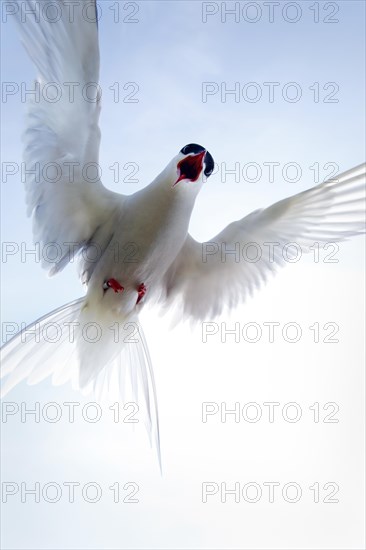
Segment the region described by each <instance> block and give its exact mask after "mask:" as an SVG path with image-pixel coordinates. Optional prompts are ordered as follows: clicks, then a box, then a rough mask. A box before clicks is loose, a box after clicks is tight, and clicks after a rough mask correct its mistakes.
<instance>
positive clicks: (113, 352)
mask: <svg viewBox="0 0 366 550" xmlns="http://www.w3.org/2000/svg"><path fill="white" fill-rule="evenodd" d="M85 309H86V308H85V298H80V299H79V300H75V301H74V302H71V303H69V304H66V305H64V306H62V307H60V308H58V309H56V310H54V311H52V312H51V313H49V314H48V315H44V316H42V317H41V318H40V319H38V320H37V321H35V322H34V323H32V324H31V325H29V326H27V327H26V328H24V329H23V330H22V331H20V332H19V333H18V334H16V335H15V336H13V338H11V339H10V340H9V341H8V342H7V343H6V344H5V345H4V346H3V347H2V348H1V370H0V378H2V379H4V381H3V382H2V387H1V396H2V397H3V396H5V395H6V394H7V393H8V392H9V391H10V390H12V389H13V388H14V387H15V386H16V385H17V384H19V383H20V382H23V381H27V383H28V384H29V385H33V384H37V383H39V382H41V381H43V380H44V379H46V378H48V377H49V376H52V383H53V384H54V385H61V384H65V383H66V382H69V381H71V384H72V387H73V388H74V389H79V390H81V391H82V393H83V394H86V395H87V394H89V393H93V394H94V396H95V398H96V399H98V400H102V401H103V400H107V401H112V400H114V401H123V402H124V401H125V400H126V399H127V395H128V396H129V397H130V400H132V401H134V402H136V403H137V404H138V406H139V413H140V417H141V418H142V420H143V422H144V424H145V427H146V430H147V433H148V435H149V438H150V444H151V445H154V446H155V447H156V450H157V455H158V460H159V465H160V469H161V454H160V437H159V419H158V408H157V398H156V387H155V381H154V374H153V367H152V363H151V359H150V354H149V350H148V347H147V343H146V339H145V336H144V333H143V330H142V327H141V324H140V322H139V320H138V318H137V316H134V317H131V318H129V319H127V320H126V321H125V322H124V323H121V322H120V323H118V330H117V331H116V330H114V331H112V330H110V328H111V327H110V326H108V323H112V321H113V319H112V318H111V317H110V316H108V317H107V318H106V317H105V318H104V320H103V324H102V326H100V327H99V328H100V330H101V333H102V337H100V338H99V339H97V340H96V341H95V342H92V341H89V340H88V341H85V339H83V338H82V334H83V331H82V328H83V327H84V326H85V325H83V322H84V323H85V321H86V317H85ZM87 315H88V316H89V317H90V315H91V312H90V311H89V312H88V314H87ZM114 325H117V323H116V322H115V321H114ZM73 327H74V328H73ZM131 327H132V328H133V334H132V335H131ZM50 329H53V330H54V331H56V334H57V335H58V337H57V338H55V336H50V334H51V332H50ZM74 329H75V330H74ZM32 331H33V332H32ZM53 339H54V341H53ZM83 355H84V356H83Z"/></svg>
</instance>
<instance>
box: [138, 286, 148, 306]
mask: <svg viewBox="0 0 366 550" xmlns="http://www.w3.org/2000/svg"><path fill="white" fill-rule="evenodd" d="M146 290H147V288H146V286H145V285H144V283H141V284H140V285H139V287H138V289H137V294H138V296H137V302H136V305H137V304H138V303H139V302H141V300H142V298H143V297H144V296H145V294H146Z"/></svg>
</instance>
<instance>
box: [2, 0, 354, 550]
mask: <svg viewBox="0 0 366 550" xmlns="http://www.w3.org/2000/svg"><path fill="white" fill-rule="evenodd" d="M5 4H6V2H3V3H2V10H3V12H2V38H1V44H2V71H1V77H2V82H3V91H4V83H5V84H9V83H10V85H12V84H13V85H15V89H19V92H16V93H14V94H13V95H6V94H5V95H4V94H3V97H2V105H1V108H2V128H1V130H2V168H3V174H2V193H1V195H2V204H1V207H2V211H1V214H2V226H1V228H2V243H5V244H6V245H7V246H8V245H9V243H12V244H13V245H14V247H15V249H16V250H17V252H16V253H15V254H14V255H12V256H8V257H4V256H3V258H2V263H1V271H2V319H3V328H4V323H5V324H6V323H11V322H12V323H16V324H20V323H22V322H26V323H28V322H31V321H32V320H34V319H36V318H38V317H40V316H41V315H43V314H45V313H47V312H48V311H51V310H52V309H54V308H56V307H58V306H60V305H62V304H64V303H67V302H69V301H71V300H73V299H75V298H78V297H79V296H80V295H82V289H81V286H80V283H79V281H78V279H77V276H76V273H75V268H74V267H73V266H69V267H68V268H67V269H65V271H64V272H62V273H61V274H60V275H59V276H57V277H55V278H51V279H50V278H48V277H47V275H46V274H45V272H44V271H43V270H42V269H41V266H40V264H39V263H38V262H37V261H35V259H34V257H33V256H32V255H31V254H25V251H26V250H29V249H30V248H31V246H32V233H31V221H30V220H29V219H28V218H27V217H26V212H25V203H24V190H23V184H22V181H21V177H20V176H21V174H20V172H17V173H15V174H14V175H9V174H8V175H7V174H6V173H4V170H9V166H10V165H12V164H11V163H16V165H15V166H17V165H19V164H20V162H21V155H22V141H21V135H22V131H23V128H24V113H25V104H24V102H23V101H22V96H21V93H20V91H21V90H22V86H25V85H28V86H30V85H31V82H32V79H33V78H34V76H35V72H34V68H33V66H32V64H31V62H30V61H29V59H28V57H27V55H26V53H25V51H24V50H23V48H22V45H21V44H20V40H19V37H18V35H17V32H16V27H15V25H14V23H13V21H12V19H11V16H6V13H4V5H5ZM268 4H271V6H272V7H273V10H274V11H273V12H272V11H270V9H272V8H271V7H270V6H268ZM274 4H276V5H274ZM99 8H100V9H99V13H100V21H99V31H100V36H99V39H100V53H101V78H100V84H101V88H102V90H103V97H102V101H103V108H102V114H101V120H100V126H101V130H102V144H101V152H100V164H101V167H102V171H103V175H102V180H103V183H104V185H105V186H106V187H108V188H109V189H112V190H114V191H118V192H121V193H125V194H131V193H133V192H135V191H137V190H138V189H141V188H143V187H144V186H145V185H147V184H148V183H149V182H150V181H151V180H152V179H153V178H154V177H155V176H156V175H157V174H158V173H159V172H160V171H161V170H162V168H163V167H164V166H165V165H166V164H167V163H168V162H169V160H170V159H171V158H172V157H173V156H175V155H176V154H177V152H178V151H179V150H180V149H181V147H183V146H184V145H185V144H187V143H190V142H196V143H201V144H203V145H204V146H205V147H206V148H207V149H208V150H209V151H210V153H211V154H212V156H213V157H214V159H215V161H216V167H217V170H216V171H215V173H214V175H213V176H212V177H211V178H210V179H209V180H208V181H207V183H206V184H205V186H204V187H203V189H202V191H201V193H200V195H199V197H198V199H197V201H196V205H195V209H194V212H193V214H192V218H191V226H190V231H191V234H192V236H193V237H194V238H196V239H198V240H206V239H210V238H211V237H213V236H214V235H216V234H217V233H218V232H219V231H220V230H221V229H222V228H223V227H224V226H225V225H227V224H228V223H230V222H231V221H233V220H234V219H239V218H241V217H243V216H244V215H245V214H248V213H250V212H251V211H252V210H254V209H256V208H260V207H264V206H267V205H270V204H271V203H273V202H275V201H276V200H280V199H282V198H284V197H286V196H289V195H291V194H295V193H297V192H299V191H302V190H303V189H306V188H309V187H312V186H313V185H315V184H316V183H318V182H319V181H323V180H324V179H326V177H327V176H330V175H332V172H333V170H335V171H336V172H341V171H344V170H346V169H348V168H350V167H352V166H356V165H358V164H360V163H361V162H363V161H364V151H365V125H364V120H365V106H364V90H365V69H364V67H365V54H364V51H365V47H364V46H365V31H364V16H365V13H364V12H365V5H364V3H363V2H360V1H347V2H343V1H340V2H307V1H304V2H290V3H289V2H280V3H279V5H277V3H266V2H236V3H235V2H223V3H222V2H199V1H176V2H171V1H169V0H165V1H162V2H159V1H158V2H155V1H142V2H115V1H113V2H110V1H109V0H108V1H103V2H100V6H99ZM230 9H235V10H237V11H236V12H235V13H234V14H231V15H230V14H229V13H228V12H229V10H230ZM272 15H273V17H272ZM291 21H293V22H291ZM6 89H9V88H6ZM117 90H118V91H119V98H118V100H117V101H115V99H116V93H117ZM230 90H231V91H232V90H235V93H230ZM271 90H272V93H273V95H271V94H270V91H271ZM131 94H133V95H131ZM253 98H254V99H258V100H257V101H254V99H253ZM294 98H296V99H298V101H295V100H294ZM131 100H135V101H133V102H131ZM116 163H118V166H119V178H117V177H116V166H117V164H116ZM272 163H276V164H275V165H274V164H272ZM111 166H114V168H113V169H111V168H110V167H111ZM269 166H275V172H274V174H275V177H274V178H272V177H271V174H270V172H269ZM234 168H235V169H236V170H237V171H239V172H238V173H237V174H233V173H232V172H231V173H230V170H231V171H232V170H233V169H234ZM3 246H4V245H3ZM3 250H4V248H3ZM329 252H331V250H328V253H329ZM334 258H335V259H336V260H338V261H337V262H335V263H334V262H329V256H327V255H326V254H325V253H324V252H321V254H320V259H319V261H318V262H316V261H314V257H312V256H311V255H309V256H308V257H302V258H301V260H300V261H299V262H298V263H296V264H292V265H289V266H287V267H286V269H284V270H283V271H281V273H279V274H278V276H277V277H276V278H275V279H273V280H272V281H270V282H269V284H268V285H267V286H266V287H265V288H264V289H263V290H261V291H260V292H258V293H257V294H255V296H253V298H251V299H250V300H248V301H247V303H246V304H245V305H244V306H239V307H238V308H235V309H234V310H233V311H232V313H231V314H230V316H225V317H222V318H220V319H216V320H210V319H208V322H211V323H213V322H216V323H217V325H211V326H212V327H213V329H214V330H215V331H216V329H217V331H216V333H215V334H213V335H212V336H209V337H207V341H206V342H204V338H203V334H204V330H207V326H201V325H198V326H196V327H194V328H190V327H189V326H187V325H185V324H182V325H179V326H177V327H176V328H175V329H174V330H170V328H169V319H168V318H166V317H164V316H161V315H160V314H159V312H157V311H154V310H149V311H146V312H143V314H142V317H141V321H142V323H143V327H144V330H145V333H146V337H147V340H148V342H149V349H150V353H151V357H152V361H153V364H154V370H155V377H156V383H157V391H158V400H159V414H160V426H161V447H162V462H163V475H161V474H160V471H159V467H158V464H157V460H156V456H155V454H154V452H153V451H151V449H150V448H149V443H148V439H147V437H146V434H145V432H144V428H143V426H142V424H141V423H138V424H136V425H135V426H134V429H130V428H131V427H130V426H128V425H127V424H126V423H114V422H113V421H111V411H110V410H108V409H106V410H105V409H103V419H102V420H101V421H100V422H97V423H92V422H88V421H85V419H84V418H83V416H82V415H81V414H77V418H76V421H75V422H74V423H71V422H68V421H67V419H66V410H67V408H66V406H65V405H64V403H67V402H78V403H80V406H79V409H80V410H81V409H82V407H83V406H84V405H85V404H86V403H88V402H90V401H91V400H92V399H91V398H90V397H89V398H88V397H84V396H81V395H80V394H78V393H76V392H75V391H73V390H72V389H71V388H70V387H69V386H68V385H65V386H61V387H57V388H55V387H52V386H51V384H50V382H49V381H45V382H43V383H41V384H39V385H38V386H27V385H25V384H23V385H20V386H19V387H17V388H15V389H14V390H13V392H12V393H10V394H9V395H8V396H6V398H5V401H6V403H9V402H11V403H15V405H14V406H19V407H20V408H21V406H22V405H21V404H22V403H25V404H26V406H27V407H28V408H31V407H32V406H33V407H35V406H36V405H35V403H37V402H38V403H40V406H41V407H42V406H44V405H45V404H47V403H57V404H59V406H60V407H61V410H62V413H63V416H62V418H61V419H60V421H59V422H56V423H52V422H48V421H46V420H44V417H43V416H41V421H40V422H39V423H36V422H34V421H33V419H32V417H31V416H29V417H27V421H26V422H21V417H20V413H19V414H18V413H17V414H13V415H9V416H8V417H6V415H5V417H4V409H3V410H2V413H3V414H2V419H1V431H2V445H1V447H2V479H3V480H5V482H7V483H10V482H12V483H16V484H18V486H19V491H18V492H17V493H16V494H14V495H12V496H9V497H8V500H7V502H5V503H3V505H2V519H3V529H2V545H3V547H4V548H9V549H13V548H14V549H15V548H17V549H20V548H22V549H23V548H24V549H30V548H32V549H33V548H37V549H38V548H48V549H50V548H60V549H61V548H63V549H65V548H69V549H76V548H78V549H79V548H80V549H82V548H84V549H86V548H88V549H89V548H90V549H99V548H113V549H117V548H121V549H122V548H123V549H128V548H134V549H142V548H144V549H150V548H151V549H158V548H159V549H160V548H174V549H178V548H179V549H183V548H187V549H188V548H189V549H208V548H210V549H211V548H214V549H219V548H228V549H238V548H243V549H244V548H245V549H246V548H248V549H264V548H266V549H267V548H268V549H272V548H273V549H275V548H276V549H287V548H292V549H294V548H309V549H310V548H314V549H315V548H316V549H325V548H335V549H343V548H347V549H356V548H360V547H362V546H363V544H364V540H363V533H364V525H363V517H364V509H363V502H364V499H363V496H364V495H363V489H362V487H363V485H364V473H363V471H364V468H363V459H364V456H363V453H364V417H365V411H364V390H363V388H364V345H363V334H364V320H363V319H364V241H363V240H362V239H361V238H358V239H354V240H352V241H351V242H347V243H342V244H341V245H339V249H337V250H336V253H335V256H334ZM270 322H275V323H279V325H278V327H279V330H278V333H277V332H276V336H275V338H274V341H273V342H271V341H270V338H269V335H268V323H270ZM235 323H238V324H239V328H240V337H239V339H238V340H239V341H235V339H234V338H233V337H230V336H227V338H226V342H223V341H222V340H223V334H224V331H225V328H226V329H232V328H233V326H235ZM250 323H251V324H253V323H255V324H256V326H258V325H259V327H260V329H261V336H260V337H259V338H258V341H256V342H250V341H249V340H251V338H252V337H251V336H248V337H247V338H245V336H243V334H244V335H245V334H252V333H246V332H245V331H246V330H249V328H248V324H250ZM289 323H290V324H292V326H294V324H295V325H296V327H300V331H301V336H300V337H299V340H298V341H297V342H292V343H291V342H289V341H288V340H289V339H291V338H292V336H291V335H292V333H291V332H290V333H287V332H284V331H286V330H287V329H285V328H284V327H286V326H287V325H288V324H289ZM6 326H8V325H6ZM252 326H253V325H252ZM309 327H313V328H312V329H311V328H309ZM290 328H291V327H290ZM297 330H298V329H297ZM243 331H244V332H243ZM316 331H318V332H316ZM333 333H334V334H333ZM284 334H285V337H284V336H283V335H284ZM287 334H290V337H287V339H286V335H287ZM316 334H318V340H319V342H317V341H315V340H316ZM3 336H4V335H3ZM333 340H335V341H333ZM337 340H338V341H337ZM269 402H271V403H278V405H276V406H275V407H276V409H275V410H276V414H275V417H274V421H273V422H270V420H269V415H268V409H269V406H268V405H265V403H269ZM235 403H239V405H238V406H239V408H240V411H241V416H240V421H239V422H235V417H234V415H228V416H227V417H225V415H224V416H223V417H222V416H221V413H222V411H223V410H225V407H226V408H227V409H233V408H234V407H235ZM248 403H249V404H250V403H255V404H256V405H251V408H250V406H249V408H248V406H247V404H248ZM288 403H296V404H297V407H296V406H295V408H294V406H292V408H291V406H290V408H288V407H287V404H288ZM314 404H315V405H314ZM316 404H318V405H316ZM3 406H4V405H3ZM6 406H8V405H6ZM258 407H259V409H258ZM299 407H300V409H299ZM310 407H312V408H310ZM19 410H20V409H19ZM207 410H209V411H217V412H215V413H213V414H210V415H209V416H207V418H206V420H207V421H206V422H204V421H203V416H202V415H203V411H207ZM258 410H260V412H261V417H260V419H259V420H258V421H257V422H251V421H249V420H245V415H246V414H247V413H248V415H249V417H250V415H253V414H254V412H253V411H257V412H258ZM299 410H300V411H301V418H299V420H298V421H297V422H293V421H291V418H292V416H291V415H293V414H294V411H295V412H296V411H297V413H298V412H299ZM243 411H244V413H243ZM277 411H278V413H277ZM316 411H318V413H319V421H318V422H316V421H315V420H316V419H317V418H318V417H317V416H316V415H317V412H316ZM45 414H46V413H45ZM329 415H330V416H329ZM289 417H290V420H289V419H288V418H289ZM5 418H7V421H6V422H5ZM222 418H223V419H224V420H226V421H225V422H224V421H222ZM335 420H338V422H336V421H335ZM22 482H23V483H25V484H26V485H27V486H29V487H31V486H32V484H33V485H34V483H36V482H38V483H40V486H41V488H44V486H45V485H46V484H47V483H50V482H52V483H57V484H58V486H59V487H61V488H62V495H61V498H60V500H59V501H58V502H55V503H51V502H49V500H50V499H48V500H47V499H45V498H44V497H42V496H41V499H40V502H39V503H34V500H32V497H31V496H28V497H27V498H25V502H22V501H21V489H20V488H21V483H22ZM70 482H75V483H79V484H80V485H79V486H78V491H79V492H77V491H76V492H75V495H76V496H75V502H73V503H70V502H69V500H70V499H69V495H68V493H67V486H65V485H64V484H65V483H70ZM270 482H273V483H275V484H277V483H279V485H275V493H274V499H273V500H274V501H273V502H270V498H269V488H268V483H270ZM87 483H93V484H94V489H95V486H97V487H99V488H100V490H101V491H102V496H101V498H100V500H98V502H95V503H92V502H88V501H87V500H88V497H87V498H86V497H85V494H87V493H84V494H82V488H85V484H87ZM115 483H118V484H120V493H121V495H122V497H123V498H125V495H127V494H130V493H131V492H132V491H134V490H135V489H136V484H137V486H138V492H137V494H136V496H135V497H131V498H132V499H133V498H135V499H138V502H118V503H115V502H113V496H114V495H115V492H113V490H111V489H109V487H111V486H112V485H114V484H115ZM128 483H129V484H134V485H129V486H126V484H128ZM248 483H249V484H250V483H251V484H252V485H251V487H249V489H248V490H249V493H245V494H247V495H249V497H248V498H247V499H245V498H244V497H243V493H242V492H241V493H240V495H239V497H240V498H239V502H236V501H235V498H236V496H237V495H236V496H235V495H233V494H231V496H230V495H228V496H227V502H222V500H223V494H224V489H225V487H226V488H229V489H233V487H238V485H235V484H239V488H240V491H242V489H243V487H245V486H246V484H248ZM288 483H292V484H296V485H292V486H290V487H289V489H288V491H289V492H288V493H286V491H287V489H286V488H285V489H284V487H285V486H286V484H288ZM207 484H209V485H207ZM225 484H226V485H225ZM266 484H267V485H266ZM316 484H318V485H316ZM125 486H126V487H125ZM258 486H259V487H260V491H261V492H262V493H261V497H260V498H259V499H258V501H257V502H250V499H252V500H253V498H254V497H253V494H255V491H258ZM123 487H125V488H123ZM294 487H295V488H294ZM298 487H300V490H301V498H299V500H298V501H297V502H290V501H291V499H293V500H294V498H295V497H294V496H293V495H294V491H295V492H296V491H298V490H299V489H298ZM310 487H313V488H312V489H310ZM2 489H3V490H4V486H3V487H2ZM245 490H246V489H245ZM92 491H93V487H91V489H90V495H92V494H93V493H92ZM205 491H206V493H204V492H205ZM207 491H208V492H210V491H211V493H212V494H207ZM251 491H252V492H251ZM284 491H285V492H284ZM291 491H292V492H291ZM316 491H318V492H319V500H320V501H319V502H315V500H316V498H315V495H316ZM51 492H52V487H51V489H50V494H51ZM333 493H334V496H332V495H333ZM204 494H205V495H207V499H206V500H207V502H204V497H203V495H204ZM257 494H259V493H257ZM284 494H285V497H286V498H285V497H284V496H283V495H284ZM286 495H287V496H286ZM295 496H296V495H295ZM123 498H120V499H119V500H120V501H121V500H123ZM286 499H287V500H286ZM89 500H90V499H89ZM324 500H325V502H324ZM327 500H328V501H327ZM332 500H333V501H332ZM334 500H338V502H335V501H334Z"/></svg>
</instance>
